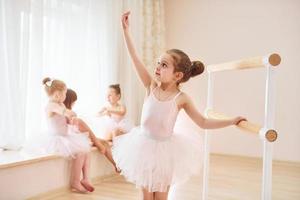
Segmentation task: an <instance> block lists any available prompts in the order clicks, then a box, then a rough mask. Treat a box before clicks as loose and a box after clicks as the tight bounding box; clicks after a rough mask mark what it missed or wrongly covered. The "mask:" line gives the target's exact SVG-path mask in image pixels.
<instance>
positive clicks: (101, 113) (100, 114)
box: [98, 107, 106, 116]
mask: <svg viewBox="0 0 300 200" xmlns="http://www.w3.org/2000/svg"><path fill="white" fill-rule="evenodd" d="M105 111H106V107H103V108H102V109H101V110H100V111H99V112H98V115H99V116H102V115H104V112H105Z"/></svg>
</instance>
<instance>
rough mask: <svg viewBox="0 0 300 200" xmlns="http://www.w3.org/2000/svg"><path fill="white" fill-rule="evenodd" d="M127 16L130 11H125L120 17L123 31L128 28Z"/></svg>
mask: <svg viewBox="0 0 300 200" xmlns="http://www.w3.org/2000/svg"><path fill="white" fill-rule="evenodd" d="M129 15H130V11H127V12H126V13H124V14H123V15H122V27H123V30H127V29H128V28H129Z"/></svg>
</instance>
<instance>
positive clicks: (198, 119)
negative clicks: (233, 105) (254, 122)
mask: <svg viewBox="0 0 300 200" xmlns="http://www.w3.org/2000/svg"><path fill="white" fill-rule="evenodd" d="M181 96H182V99H181V102H182V108H183V109H184V110H185V112H186V113H187V114H188V115H189V117H190V118H191V119H192V120H193V121H194V122H195V123H196V124H197V125H198V126H200V127H201V128H203V129H217V128H223V127H226V126H230V125H237V124H238V123H239V122H241V121H243V120H246V119H245V118H243V117H236V118H233V119H230V120H215V119H208V118H205V117H203V116H202V115H201V113H200V112H198V110H197V109H196V107H195V106H194V104H193V102H192V100H191V99H190V98H189V97H188V96H187V95H186V94H183V95H181Z"/></svg>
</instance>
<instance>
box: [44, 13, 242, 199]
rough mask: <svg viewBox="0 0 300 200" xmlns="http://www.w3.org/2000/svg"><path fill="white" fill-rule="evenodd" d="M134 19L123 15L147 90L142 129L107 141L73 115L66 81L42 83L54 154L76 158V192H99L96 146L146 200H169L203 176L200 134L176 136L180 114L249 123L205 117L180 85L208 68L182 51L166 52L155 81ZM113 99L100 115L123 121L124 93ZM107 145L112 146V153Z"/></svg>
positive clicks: (211, 124) (210, 124) (211, 123)
mask: <svg viewBox="0 0 300 200" xmlns="http://www.w3.org/2000/svg"><path fill="white" fill-rule="evenodd" d="M129 15H130V12H127V13H125V14H123V16H122V27H123V34H124V38H125V42H126V45H127V48H128V51H129V55H130V57H131V59H132V61H133V64H134V67H135V70H136V71H137V74H138V76H139V78H140V80H141V82H142V83H143V85H144V87H145V89H146V91H147V95H146V98H145V101H144V104H143V109H142V116H141V122H140V126H137V127H135V128H132V129H131V130H130V131H129V130H128V129H126V128H124V126H123V125H122V126H120V127H119V128H118V129H115V130H113V131H109V134H107V135H106V136H105V138H104V139H99V138H97V137H96V136H95V134H94V133H93V131H92V130H91V129H90V128H89V127H88V126H87V124H86V123H85V122H84V121H83V120H81V119H79V118H77V117H76V113H74V112H73V111H72V104H73V101H71V100H68V99H69V96H71V95H69V94H68V93H69V92H70V93H71V90H69V91H68V90H67V87H66V85H65V83H63V82H62V81H59V80H50V79H48V78H46V79H45V80H44V81H43V83H44V84H45V89H46V92H47V94H48V96H49V103H48V105H47V108H46V113H47V116H48V121H49V123H50V127H52V132H53V133H54V134H53V135H55V137H54V138H53V142H52V149H56V150H57V152H60V153H62V152H63V154H65V155H69V156H71V157H72V158H73V167H72V177H71V180H72V181H71V188H72V189H74V190H76V191H79V192H86V191H89V192H92V191H93V190H94V188H93V186H92V184H91V183H90V181H89V179H88V168H89V155H88V152H89V151H90V147H91V146H90V143H92V144H93V145H94V146H96V147H97V148H98V149H99V150H100V152H101V153H103V154H104V155H105V156H106V157H107V158H108V159H109V160H110V161H111V162H112V164H113V165H114V166H115V168H116V170H118V171H120V172H121V174H122V175H123V176H125V178H126V179H127V180H128V181H130V182H132V183H134V184H135V185H136V186H137V187H140V188H141V189H142V192H143V199H144V200H167V198H168V192H169V188H170V186H172V185H174V184H177V183H181V182H183V181H185V180H187V179H188V178H189V177H190V176H191V175H192V174H194V173H196V172H197V171H199V168H200V167H201V164H202V159H201V153H202V151H201V150H202V146H201V142H200V141H201V137H200V136H199V134H197V133H194V132H189V131H188V129H186V133H184V134H179V133H177V132H174V125H175V121H176V118H177V115H178V112H179V111H180V110H184V111H185V112H186V113H187V114H188V116H189V117H190V118H191V119H192V120H193V121H194V122H195V123H196V124H197V125H198V126H199V127H201V128H203V129H215V128H222V127H226V126H230V125H237V124H238V123H239V122H240V121H242V120H246V119H245V118H243V117H235V118H233V119H230V120H213V119H207V118H205V117H203V116H202V114H201V113H200V112H199V111H198V110H197V109H196V107H195V106H194V104H193V102H192V100H191V98H190V97H189V96H188V95H187V94H186V93H184V92H182V91H180V88H179V86H180V85H181V84H182V83H184V82H186V81H188V80H189V79H190V78H191V77H194V76H197V75H199V74H201V73H202V72H203V71H204V65H203V64H202V62H200V61H191V60H190V58H189V57H188V55H187V54H186V53H184V52H183V51H181V50H178V49H171V50H168V51H166V52H165V53H163V54H162V55H161V57H160V58H159V60H158V62H157V66H156V68H155V71H154V76H151V75H150V73H149V72H148V71H147V70H146V67H145V65H144V64H143V62H142V61H141V59H140V58H139V56H138V54H137V53H136V50H135V48H134V44H133V42H132V39H131V35H130V32H129ZM109 94H111V96H109V97H108V100H109V102H110V106H109V107H105V108H103V109H102V110H101V111H100V114H101V115H104V116H106V117H111V118H113V119H115V120H116V121H118V122H120V121H121V120H122V116H124V114H125V112H126V109H125V107H124V106H122V105H120V104H119V103H117V102H118V100H119V98H117V97H116V96H114V95H115V94H116V95H120V92H119V91H118V89H115V87H111V88H110V91H109ZM66 96H67V98H66ZM68 101H69V102H68ZM64 102H68V103H65V104H64ZM122 127H123V128H122ZM125 129H126V130H125ZM127 131H129V132H128V133H126V134H124V133H125V132H127ZM107 141H109V142H112V148H109V143H108V142H107ZM81 172H82V174H83V178H82V179H80V177H81Z"/></svg>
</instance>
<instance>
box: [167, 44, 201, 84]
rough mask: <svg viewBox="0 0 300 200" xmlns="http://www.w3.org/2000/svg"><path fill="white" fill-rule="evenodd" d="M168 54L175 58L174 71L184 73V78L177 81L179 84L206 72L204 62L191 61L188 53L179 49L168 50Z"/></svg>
mask: <svg viewBox="0 0 300 200" xmlns="http://www.w3.org/2000/svg"><path fill="white" fill-rule="evenodd" d="M167 54H169V55H171V56H172V58H173V59H174V67H175V69H174V72H182V73H183V77H182V79H180V80H179V81H178V82H177V84H178V85H179V84H180V83H184V82H187V81H188V80H189V79H190V78H191V77H195V76H197V75H200V74H202V73H203V72H204V64H203V63H202V62H201V61H191V60H190V58H189V57H188V55H187V54H186V53H184V52H183V51H181V50H179V49H170V50H167Z"/></svg>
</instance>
